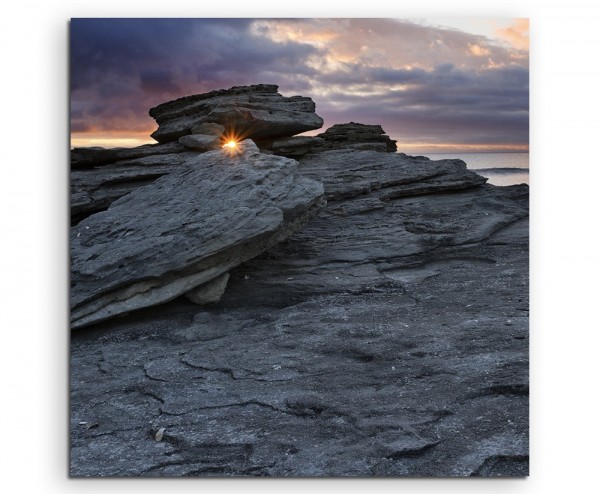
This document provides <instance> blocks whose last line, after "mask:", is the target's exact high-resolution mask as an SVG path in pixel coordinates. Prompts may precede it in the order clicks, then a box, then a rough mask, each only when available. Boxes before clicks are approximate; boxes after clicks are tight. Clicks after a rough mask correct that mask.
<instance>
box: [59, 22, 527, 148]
mask: <svg viewBox="0 0 600 494" xmlns="http://www.w3.org/2000/svg"><path fill="white" fill-rule="evenodd" d="M528 80H529V71H528V59H527V53H526V52H524V51H518V50H516V49H511V48H510V47H508V46H504V45H500V44H498V43H495V42H493V41H492V40H490V39H488V38H485V37H483V36H477V35H471V34H468V33H464V32H461V31H457V30H445V29H441V28H437V27H428V26H423V25H419V24H416V23H411V22H408V21H396V20H389V19H388V20H386V19H318V20H307V19H298V20H293V19H292V20H290V19H285V20H263V21H260V20H258V21H255V20H252V19H73V20H72V21H71V91H72V101H71V110H72V112H71V121H72V131H73V132H79V133H85V132H92V131H94V132H96V133H102V132H104V133H111V132H113V133H114V132H117V133H120V134H121V135H122V136H124V137H126V136H127V134H128V133H130V134H134V133H139V132H145V131H149V130H150V129H152V128H154V126H155V124H154V122H153V120H152V119H151V118H150V117H149V116H148V109H149V108H151V107H152V106H155V105H156V104H158V103H161V102H163V101H167V100H170V99H173V98H177V97H180V96H184V95H186V94H193V93H200V92H205V91H209V90H213V89H219V88H227V87H231V86H234V85H245V84H256V83H260V82H264V83H272V84H278V85H279V86H280V91H281V92H282V93H283V94H285V95H292V94H303V95H305V96H311V97H312V98H313V99H314V100H315V102H316V104H317V112H318V113H319V114H320V115H321V116H322V117H323V118H324V119H325V126H326V127H327V126H329V125H332V124H334V123H340V122H346V121H359V122H364V123H379V124H382V125H383V127H384V129H385V130H386V131H387V132H388V134H390V135H391V136H392V137H393V138H395V139H399V140H400V141H401V142H411V141H413V142H431V143H432V145H435V144H437V143H448V142H452V143H460V144H465V145H477V144H493V145H499V146H506V145H515V146H523V145H527V142H528V120H529V117H528V110H529V85H528Z"/></svg>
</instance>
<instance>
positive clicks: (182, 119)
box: [150, 84, 323, 143]
mask: <svg viewBox="0 0 600 494" xmlns="http://www.w3.org/2000/svg"><path fill="white" fill-rule="evenodd" d="M277 89H278V86H276V85H272V84H257V85H254V86H234V87H232V88H230V89H221V90H217V91H211V92H209V93H204V94H197V95H193V96H186V97H183V98H178V99H176V100H173V101H169V102H167V103H163V104H161V105H158V106H156V107H154V108H152V109H151V110H150V116H151V117H153V118H154V119H155V120H156V122H157V123H158V129H157V130H156V131H155V132H154V133H153V134H152V137H153V138H154V139H156V140H157V141H158V142H160V143H167V142H170V141H176V140H177V139H179V138H180V137H182V136H185V135H187V134H191V133H193V131H194V129H196V128H197V127H198V126H199V125H201V124H204V123H216V124H220V125H222V126H224V127H225V129H226V134H230V133H232V134H234V135H235V136H238V137H241V138H251V139H253V140H263V139H274V138H277V137H289V136H293V135H295V134H299V133H301V132H305V131H307V130H313V129H319V128H321V127H322V126H323V119H322V118H321V117H319V116H318V115H317V114H316V113H315V103H314V102H313V101H312V99H311V98H307V97H303V96H292V97H289V98H286V97H283V96H282V95H281V94H279V93H278V92H277Z"/></svg>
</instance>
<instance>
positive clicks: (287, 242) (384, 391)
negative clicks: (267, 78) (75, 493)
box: [71, 86, 529, 477]
mask: <svg viewBox="0 0 600 494" xmlns="http://www.w3.org/2000/svg"><path fill="white" fill-rule="evenodd" d="M255 87H261V88H263V87H270V86H255ZM261 91H262V90H261ZM250 93H251V94H258V93H259V92H258V91H255V90H252V91H248V90H241V89H232V90H227V91H215V92H213V93H208V95H210V96H207V95H201V96H203V97H204V96H206V97H204V98H199V97H191V98H189V99H186V98H183V99H181V100H176V101H175V102H172V103H169V104H167V106H165V107H163V105H160V106H159V107H157V108H161V107H163V108H162V110H161V111H160V112H159V113H160V114H161V118H163V117H165V120H164V121H163V122H164V125H163V123H161V122H160V121H159V125H160V127H164V128H163V132H164V133H163V136H168V135H175V134H176V133H177V132H176V131H175V129H178V128H180V127H179V125H180V124H181V125H183V123H182V122H184V121H186V122H187V123H186V124H185V128H186V129H189V131H188V130H186V134H185V135H187V134H190V136H191V134H194V135H200V136H211V135H212V136H213V137H215V136H216V137H218V138H223V136H224V135H225V134H226V133H227V132H228V131H230V130H231V129H229V128H228V127H227V125H229V124H225V123H221V122H216V121H211V122H207V121H205V122H199V120H202V119H203V118H204V117H203V115H205V112H206V109H205V108H204V107H203V106H202V105H203V103H202V102H203V101H205V100H213V99H215V98H221V97H222V98H231V99H229V100H228V101H230V103H229V104H232V103H231V101H236V100H235V98H237V97H238V96H239V97H240V98H246V97H249V94H250ZM261 94H263V93H261ZM264 94H267V95H270V96H269V98H271V97H273V94H274V93H272V92H269V91H264ZM234 96H235V98H234ZM259 99H260V98H259ZM267 99H268V98H267ZM258 106H260V105H258ZM183 108H187V109H188V110H190V112H189V113H186V112H184V111H183ZM219 108H220V112H218V113H219V114H227V107H226V106H221V107H219ZM235 108H238V107H237V106H236V107H235ZM261 108H262V107H261ZM261 111H262V110H261ZM282 111H283V112H284V113H285V110H282ZM313 111H314V108H313ZM195 112H198V113H195ZM184 113H185V115H184ZM233 113H235V112H231V114H233ZM167 115H171V117H169V118H167ZM198 115H200V117H199V118H198V119H196V116H198ZM313 115H314V114H313ZM272 118H273V119H275V118H278V117H277V116H275V117H272ZM298 118H300V119H301V120H302V119H303V116H299V117H298ZM191 121H194V124H193V126H191V127H189V125H190V124H191ZM208 123H210V124H215V123H218V124H219V125H222V127H218V126H216V125H208ZM160 127H159V130H160ZM181 128H183V127H181ZM332 129H333V130H332ZM180 137H182V136H181V135H180V136H178V137H174V139H175V140H177V139H179V138H180ZM169 138H170V137H169ZM386 139H389V138H387V136H384V135H383V130H382V129H381V128H380V127H379V126H361V125H360V124H354V123H352V124H344V125H341V126H333V127H332V128H331V129H328V131H326V132H325V133H323V134H321V135H320V136H319V137H308V138H307V137H303V136H299V137H290V136H289V135H288V136H285V137H281V138H278V137H277V136H273V135H270V137H269V139H266V140H264V141H261V143H260V144H261V146H263V147H262V149H263V150H264V151H268V153H275V154H287V155H291V156H295V157H296V158H298V162H297V161H294V160H290V159H287V158H284V157H278V156H273V155H272V154H265V153H263V152H259V150H258V149H257V148H256V146H254V145H253V144H252V143H251V142H250V141H246V144H245V146H246V148H245V151H244V152H243V154H240V155H235V154H234V155H231V154H228V153H230V152H231V151H228V150H227V148H225V149H218V150H214V151H209V152H198V151H195V150H191V149H190V148H186V147H185V146H183V145H182V144H181V143H178V142H172V143H169V144H159V145H156V146H155V147H154V148H155V149H159V150H162V149H165V150H166V149H171V150H172V149H173V148H165V147H164V146H178V148H177V149H178V150H177V151H172V152H170V153H165V154H163V155H162V158H161V156H159V155H158V153H157V154H155V155H153V156H152V155H150V156H149V155H147V154H146V155H141V156H133V155H132V154H126V153H125V151H123V150H119V151H116V152H113V154H111V153H110V152H105V153H104V154H103V155H102V156H103V157H102V158H100V157H99V154H98V153H99V151H98V150H96V151H89V152H87V151H83V150H79V151H78V154H77V156H78V163H79V165H80V166H79V167H78V168H77V167H74V170H73V172H72V174H73V176H74V177H75V178H76V179H74V180H73V184H74V190H76V191H78V192H77V194H79V195H77V194H75V193H74V196H73V197H74V198H76V197H82V198H85V197H88V198H90V201H92V202H93V201H99V200H100V199H101V196H103V197H104V198H103V199H102V200H103V201H104V203H107V202H110V201H112V200H114V199H110V198H108V197H106V196H107V194H108V192H109V191H108V188H110V187H111V186H112V187H113V188H114V189H115V190H114V193H113V195H112V196H111V197H115V196H116V195H117V194H120V193H123V194H126V195H122V196H121V197H120V199H117V200H114V202H112V204H111V205H110V207H109V208H108V209H107V210H105V211H100V212H98V211H97V209H96V210H94V211H95V212H94V213H93V214H91V210H88V212H87V213H86V214H91V215H90V216H89V217H87V218H86V219H83V220H82V221H80V222H79V224H77V225H76V226H74V227H73V228H72V233H71V242H72V256H73V275H72V281H73V288H72V302H73V312H72V317H73V326H74V327H80V326H83V325H88V327H87V328H84V329H80V330H77V331H73V333H72V353H71V474H72V475H74V476H293V477H298V476H310V477H315V476H326V477H331V476H349V477H354V476H359V477H367V476H386V477H389V476H404V477H416V476H436V477H448V476H524V475H527V473H528V460H529V457H528V455H529V453H528V389H529V388H528V196H529V192H528V187H527V186H525V185H522V186H511V187H496V186H493V185H488V184H486V183H485V182H486V179H484V178H483V177H481V176H479V175H477V174H476V173H474V172H472V171H470V170H467V169H466V165H465V163H464V162H462V161H461V160H440V161H432V160H429V159H427V158H425V157H415V156H407V155H405V154H401V153H392V152H385V151H392V150H393V149H392V146H393V147H394V149H395V142H394V141H392V140H386ZM185 141H186V139H184V142H185ZM364 147H366V148H368V149H364ZM146 151H147V148H145V149H144V150H140V151H135V150H131V151H129V153H133V154H135V153H136V152H142V153H145V152H146ZM382 151H383V152H382ZM123 153H125V154H123ZM100 154H102V153H101V152H100ZM107 157H108V158H109V159H107ZM86 160H87V161H86ZM94 160H96V161H94ZM98 160H100V161H98ZM102 160H104V162H102ZM148 160H150V162H149V161H148ZM161 160H162V161H161ZM82 163H84V164H83V165H82ZM142 163H144V164H142ZM152 163H153V164H152ZM82 167H87V168H88V169H82ZM152 170H154V172H153V171H152ZM85 173H87V175H84V174H85ZM119 173H120V174H121V175H119ZM152 173H154V174H155V175H158V174H160V175H162V176H161V177H160V178H158V179H157V178H156V176H152ZM144 174H146V175H144ZM94 176H97V177H98V178H93V177H94ZM119 176H122V177H123V178H124V179H125V182H120V183H121V184H126V186H123V188H122V189H119V188H118V187H116V185H118V184H119V182H118V181H119V180H120V179H119ZM135 176H138V177H140V180H141V182H140V183H142V184H144V185H140V186H135V180H133V178H132V177H135ZM81 177H83V178H81ZM102 177H104V178H102ZM111 177H112V178H111ZM143 177H150V178H143ZM115 179H116V180H117V182H115ZM150 180H154V181H153V182H150ZM127 181H129V182H127ZM90 184H96V185H95V186H94V187H92V186H91V185H90ZM321 184H322V185H321ZM127 187H129V188H128V190H127V191H125V189H126V188H127ZM86 194H87V195H86ZM324 198H326V199H327V204H326V206H324ZM81 201H84V199H81ZM74 202H75V199H74ZM78 207H81V205H80V206H78ZM97 207H98V206H96V208H97ZM105 207H106V206H105ZM180 294H181V295H185V297H183V296H182V297H178V295H180ZM171 299H172V300H171ZM167 300H171V301H170V302H168V303H162V305H159V306H155V305H154V304H156V303H159V302H165V301H167ZM190 300H191V301H190ZM197 304H206V305H202V306H199V305H197ZM140 307H147V308H145V309H141V310H134V311H133V312H131V313H130V314H128V315H125V316H123V317H119V318H110V319H108V320H104V321H103V322H98V321H101V320H102V319H105V318H108V317H110V316H113V315H115V314H117V313H124V312H127V311H130V310H132V309H138V308H140ZM96 322H98V323H97V324H96Z"/></svg>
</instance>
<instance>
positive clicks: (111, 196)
mask: <svg viewBox="0 0 600 494" xmlns="http://www.w3.org/2000/svg"><path fill="white" fill-rule="evenodd" d="M182 148H183V149H186V148H184V147H183V146H182ZM197 154H198V153H197V152H190V151H189V149H188V150H187V152H181V153H173V154H156V155H150V156H144V157H139V158H134V159H128V160H121V161H116V162H114V163H110V164H105V165H95V166H93V167H90V168H84V169H75V170H72V171H71V221H72V222H73V223H76V222H78V221H80V220H81V219H83V218H85V217H87V216H89V215H91V214H93V213H97V212H99V211H102V210H104V209H106V208H108V206H110V204H111V203H112V202H114V201H116V200H117V199H118V198H119V197H123V196H124V195H125V194H128V193H129V192H131V191H133V190H135V189H137V188H139V187H142V186H144V185H148V184H150V183H152V182H153V181H154V180H156V179H157V178H159V177H162V176H163V175H166V174H167V173H169V172H172V171H173V170H174V169H175V168H176V167H177V166H179V165H181V164H182V163H184V162H185V161H186V160H187V159H189V158H192V157H194V156H197Z"/></svg>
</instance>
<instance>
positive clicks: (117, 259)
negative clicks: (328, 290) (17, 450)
mask: <svg viewBox="0 0 600 494" xmlns="http://www.w3.org/2000/svg"><path fill="white" fill-rule="evenodd" d="M297 166H298V164H297V162H296V161H293V160H289V159H287V158H282V157H276V156H267V155H264V154H261V153H260V152H259V151H258V148H257V147H256V146H255V145H254V143H252V142H251V141H249V140H247V141H244V142H243V143H240V146H239V147H238V149H237V150H235V152H233V153H232V152H230V151H228V150H217V151H211V152H208V153H203V154H199V155H198V156H197V157H195V158H192V159H190V160H188V161H186V162H185V164H183V165H181V166H179V167H178V168H177V169H176V170H174V171H173V172H171V173H170V174H168V175H166V176H163V177H161V178H159V179H158V180H156V181H155V182H153V183H152V184H150V185H147V186H145V187H140V188H138V189H136V190H134V191H133V192H131V193H129V194H127V195H126V196H124V197H122V198H120V199H118V200H117V201H115V202H113V203H112V204H111V206H110V207H109V209H108V210H106V211H103V212H100V213H97V214H94V215H93V216H90V217H89V218H86V219H85V220H83V221H82V222H81V223H79V224H78V225H77V226H75V227H73V228H72V229H71V258H72V263H71V283H72V286H71V323H72V327H73V328H78V327H81V326H85V325H88V324H91V323H94V322H97V321H101V320H104V319H108V318H111V317H114V316H116V315H119V314H123V313H126V312H129V311H131V310H135V309H139V308H142V307H148V306H151V305H155V304H159V303H163V302H166V301H168V300H172V299H173V298H175V297H177V296H179V295H182V294H184V293H187V292H189V291H191V290H193V289H194V288H196V287H198V286H200V285H202V284H205V283H207V282H209V281H211V280H213V279H215V278H216V277H218V276H220V275H222V274H223V273H225V272H227V271H229V270H230V269H231V268H233V267H235V266H237V265H238V264H240V263H242V262H244V261H247V260H248V259H251V258H252V257H254V256H256V255H258V254H259V253H261V252H262V251H264V250H265V249H267V248H269V247H271V246H272V245H274V244H275V243H277V242H279V241H281V240H283V239H284V238H287V237H288V236H290V235H291V234H292V233H293V232H294V231H295V230H296V229H297V228H299V227H300V226H301V225H302V224H304V223H305V222H306V221H307V220H308V219H309V218H310V217H312V216H314V215H315V214H316V213H317V212H318V211H319V210H320V209H321V208H322V206H323V204H324V201H323V199H322V196H323V186H322V185H321V184H320V183H319V182H316V181H314V180H311V179H307V178H304V177H302V176H300V175H298V174H297V173H296V172H297Z"/></svg>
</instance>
